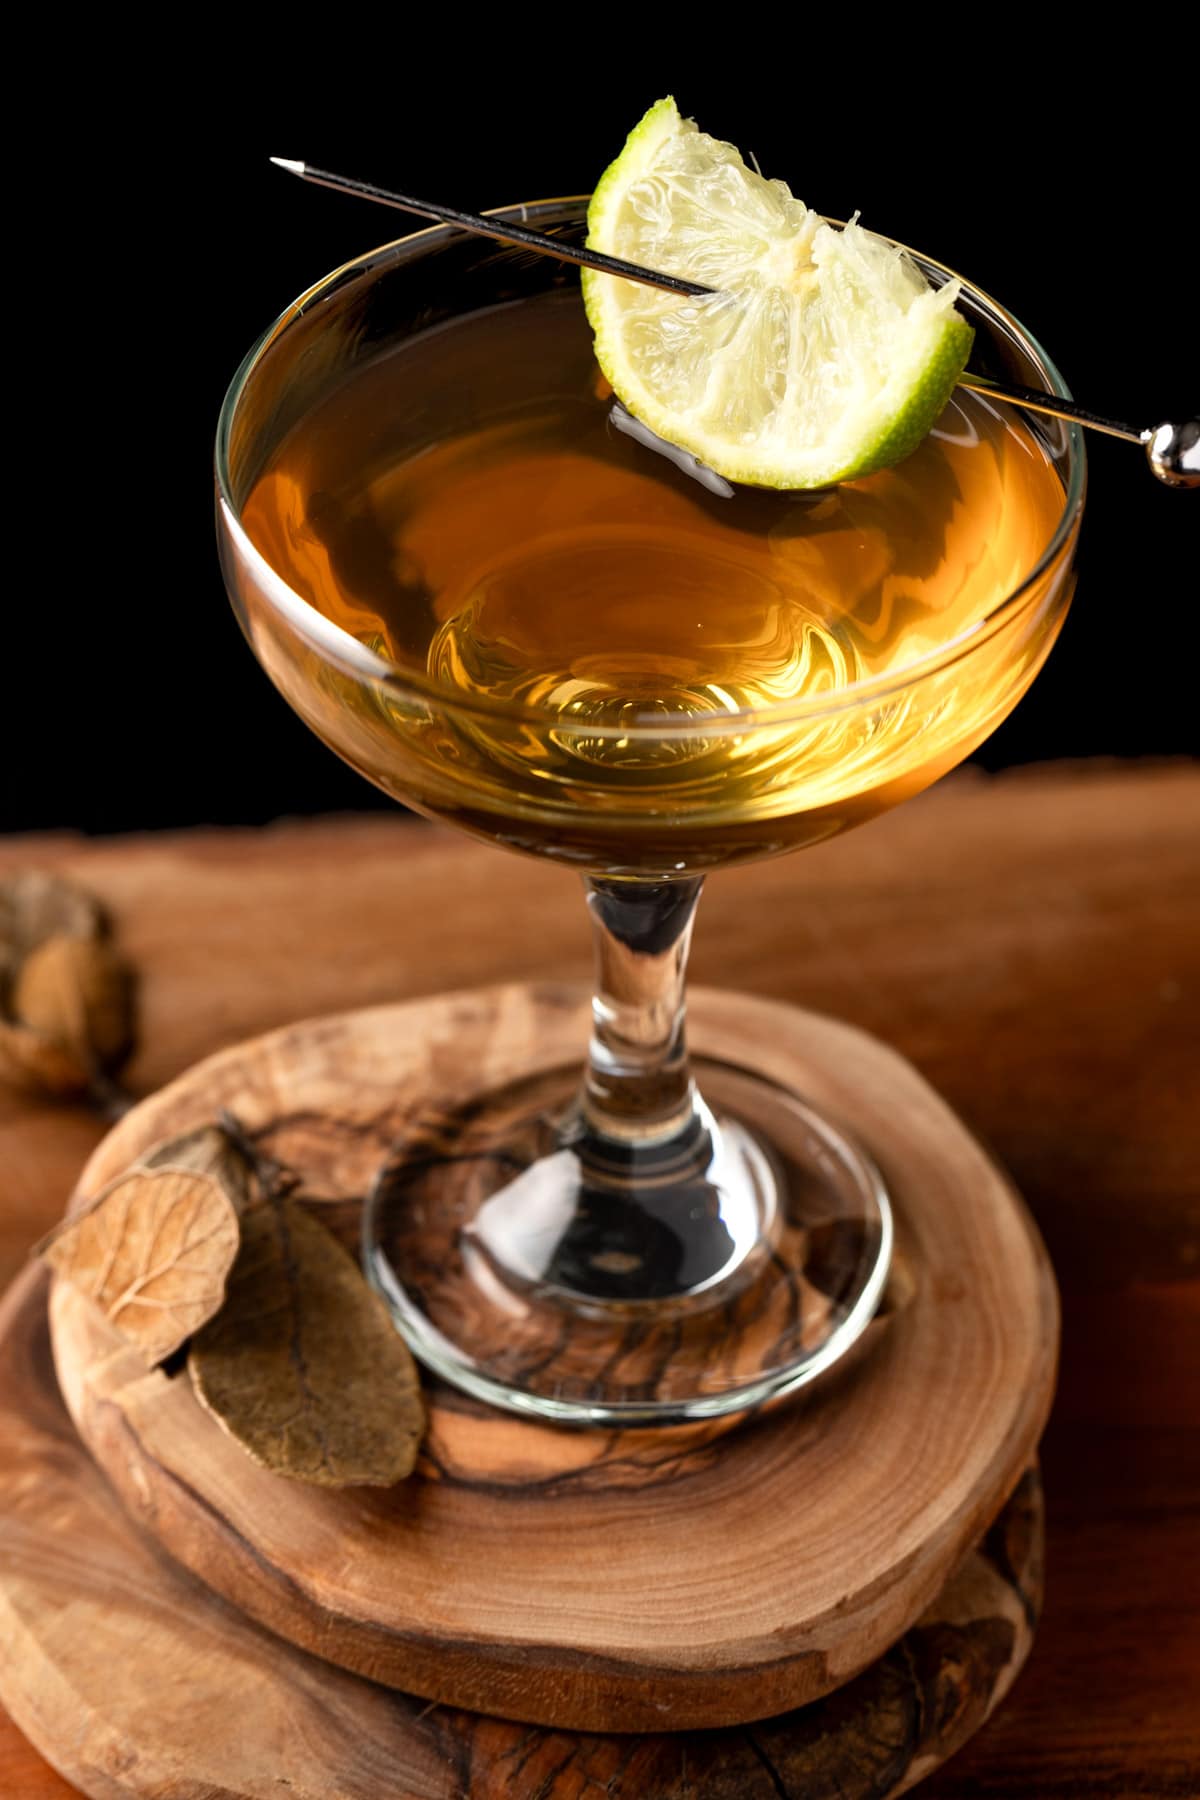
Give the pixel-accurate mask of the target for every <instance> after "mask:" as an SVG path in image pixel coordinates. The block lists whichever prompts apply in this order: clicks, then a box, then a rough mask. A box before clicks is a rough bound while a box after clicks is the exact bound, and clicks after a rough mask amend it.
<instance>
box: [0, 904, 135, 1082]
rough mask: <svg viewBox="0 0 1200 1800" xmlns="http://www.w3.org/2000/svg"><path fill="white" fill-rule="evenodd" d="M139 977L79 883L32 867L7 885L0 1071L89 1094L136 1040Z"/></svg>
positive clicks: (0, 929) (2, 920) (1, 945)
mask: <svg viewBox="0 0 1200 1800" xmlns="http://www.w3.org/2000/svg"><path fill="white" fill-rule="evenodd" d="M133 1026H134V1009H133V979H132V975H131V972H130V970H129V969H128V967H127V966H126V965H125V963H124V962H123V961H122V960H121V958H120V957H119V956H118V954H117V952H116V951H115V949H114V948H113V946H112V944H111V942H110V941H109V938H108V920H107V917H106V915H105V912H104V909H103V907H102V906H101V905H100V903H99V901H97V900H96V899H94V898H93V896H92V895H90V894H88V893H86V892H85V891H84V890H83V889H82V888H79V887H76V886H75V884H74V883H73V882H69V881H64V880H63V879H62V878H61V877H59V876H56V875H48V874H45V873H43V872H41V871H39V870H24V871H22V872H20V873H19V874H17V875H13V876H10V877H8V878H7V879H6V880H5V881H4V882H2V883H0V1078H2V1079H5V1080H8V1081H9V1082H11V1083H14V1084H15V1085H18V1086H22V1087H27V1088H33V1089H39V1090H42V1091H45V1092H49V1093H53V1094H71V1093H77V1092H80V1091H82V1090H84V1089H86V1088H88V1087H89V1086H90V1085H93V1084H94V1083H95V1082H96V1081H97V1078H98V1077H99V1076H102V1075H105V1074H107V1073H108V1072H110V1071H111V1070H113V1069H116V1068H118V1067H119V1066H120V1064H121V1063H122V1062H123V1061H124V1060H125V1058H126V1056H127V1055H128V1054H129V1052H130V1050H131V1049H132V1047H133V1037H134V1029H133Z"/></svg>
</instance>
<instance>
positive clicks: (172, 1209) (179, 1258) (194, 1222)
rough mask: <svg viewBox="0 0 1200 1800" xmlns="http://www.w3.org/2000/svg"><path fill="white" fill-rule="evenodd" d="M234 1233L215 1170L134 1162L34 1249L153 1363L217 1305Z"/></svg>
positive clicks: (233, 1212) (233, 1215) (233, 1204)
mask: <svg viewBox="0 0 1200 1800" xmlns="http://www.w3.org/2000/svg"><path fill="white" fill-rule="evenodd" d="M193 1135H197V1134H189V1140H187V1141H190V1138H191V1136H193ZM182 1141H185V1140H175V1144H176V1148H177V1147H178V1145H179V1143H180V1142H182ZM239 1235H240V1233H239V1225H238V1205H237V1200H236V1198H235V1196H234V1195H233V1194H231V1193H230V1192H229V1190H228V1189H227V1187H226V1186H225V1185H224V1182H223V1181H222V1180H221V1179H219V1178H218V1177H217V1176H216V1175H214V1174H205V1173H201V1172H198V1171H197V1170H195V1169H189V1168H179V1167H166V1168H162V1167H159V1168H146V1167H137V1168H134V1169H131V1170H130V1172H129V1173H128V1174H127V1175H122V1176H120V1177H119V1178H118V1179H117V1180H116V1181H114V1182H112V1183H111V1184H110V1185H109V1186H108V1187H107V1188H105V1189H104V1190H103V1192H102V1193H100V1194H98V1195H97V1196H96V1198H95V1200H93V1201H92V1203H91V1204H90V1205H89V1206H88V1207H87V1209H86V1210H85V1211H84V1212H82V1213H79V1214H78V1215H77V1216H76V1217H75V1218H72V1219H68V1220H66V1221H65V1222H64V1223H63V1224H62V1225H60V1226H59V1227H58V1229H57V1231H55V1232H54V1233H52V1235H51V1236H50V1237H49V1238H47V1239H46V1240H45V1242H44V1243H43V1244H41V1245H40V1246H39V1252H38V1253H39V1255H40V1256H41V1257H42V1259H43V1260H44V1261H45V1262H47V1263H49V1264H50V1266H51V1268H52V1269H54V1270H55V1272H56V1273H57V1274H59V1275H61V1276H63V1277H64V1278H65V1279H66V1280H67V1281H69V1282H70V1283H71V1285H72V1286H73V1287H76V1288H78V1289H79V1290H80V1292H81V1293H83V1294H86V1295H87V1296H88V1298H89V1299H90V1300H92V1301H93V1302H94V1304H95V1305H96V1306H98V1307H99V1308H100V1310H101V1312H102V1313H104V1315H105V1317H106V1318H108V1319H110V1320H111V1321H112V1323H113V1324H114V1325H115V1326H116V1328H117V1330H118V1331H120V1333H121V1334H122V1336H123V1337H126V1338H128V1339H129V1340H130V1342H131V1343H134V1344H136V1345H137V1346H138V1348H139V1349H140V1350H141V1351H142V1353H143V1354H144V1355H145V1356H146V1358H147V1360H148V1361H149V1362H151V1363H159V1362H162V1360H163V1358H164V1357H167V1356H170V1354H171V1352H172V1351H173V1350H177V1349H178V1348H179V1346H180V1345H181V1344H182V1343H184V1342H186V1340H187V1339H188V1338H189V1337H191V1335H192V1333H193V1332H194V1331H197V1330H198V1329H199V1328H200V1326H201V1325H203V1324H205V1322H206V1321H207V1320H209V1319H211V1318H212V1316H213V1314H214V1313H215V1312H217V1310H218V1309H219V1307H220V1306H221V1303H222V1301H223V1300H224V1297H225V1282H226V1277H227V1276H228V1274H229V1271H230V1269H231V1268H232V1267H233V1262H234V1258H235V1257H236V1255H237V1249H238V1240H239Z"/></svg>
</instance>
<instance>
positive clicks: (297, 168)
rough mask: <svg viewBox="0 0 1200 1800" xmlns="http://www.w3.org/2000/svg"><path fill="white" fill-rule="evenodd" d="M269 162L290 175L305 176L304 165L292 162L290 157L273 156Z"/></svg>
mask: <svg viewBox="0 0 1200 1800" xmlns="http://www.w3.org/2000/svg"><path fill="white" fill-rule="evenodd" d="M269 160H270V161H271V162H273V163H274V164H275V167H276V168H277V169H286V170H287V172H288V174H289V175H303V173H304V164H303V163H302V162H292V161H291V159H290V158H289V157H286V156H272V157H271V158H270V159H269Z"/></svg>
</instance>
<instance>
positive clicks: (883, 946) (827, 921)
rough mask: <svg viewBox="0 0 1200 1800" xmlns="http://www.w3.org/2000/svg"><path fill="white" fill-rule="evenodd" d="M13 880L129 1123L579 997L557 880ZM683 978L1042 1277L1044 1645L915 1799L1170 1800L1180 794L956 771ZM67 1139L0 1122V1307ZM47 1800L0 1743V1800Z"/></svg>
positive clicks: (1193, 1417)
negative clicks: (309, 1056)
mask: <svg viewBox="0 0 1200 1800" xmlns="http://www.w3.org/2000/svg"><path fill="white" fill-rule="evenodd" d="M28 864H37V865H39V866H42V867H57V868H61V869H63V870H65V871H69V872H70V873H71V874H73V875H74V876H75V877H76V878H78V879H80V880H82V881H84V882H86V883H88V884H89V885H91V886H92V887H93V888H94V889H95V890H96V891H97V892H98V893H99V894H100V895H102V896H103V898H104V899H105V900H106V901H107V902H108V903H109V905H110V906H111V908H112V910H113V912H114V914H115V916H116V918H117V921H118V924H119V929H120V933H121V939H122V942H123V944H124V946H125V948H126V950H127V952H128V953H129V955H130V956H131V957H132V959H133V960H134V962H135V963H136V965H137V966H138V968H139V969H140V970H141V971H142V976H143V986H142V1048H141V1050H140V1051H139V1054H138V1055H137V1057H136V1059H135V1061H134V1062H133V1064H132V1065H131V1067H130V1070H129V1077H130V1082H131V1085H132V1086H133V1087H134V1089H135V1090H136V1091H137V1092H139V1093H143V1092H148V1091H149V1090H151V1089H152V1088H154V1087H156V1086H158V1085H159V1084H161V1083H162V1082H163V1081H165V1080H167V1079H168V1078H169V1077H170V1076H172V1075H174V1074H175V1073H177V1072H178V1071H179V1070H180V1069H182V1068H184V1067H186V1066H187V1065H188V1064H189V1063H191V1062H192V1061H194V1060H195V1059H196V1058H197V1057H199V1056H202V1055H204V1054H205V1053H206V1052H208V1051H210V1050H213V1049H216V1048H217V1047H218V1046H220V1045H223V1044H227V1043H230V1042H233V1041H234V1040H236V1039H238V1038H240V1037H243V1036H246V1035H248V1034H250V1033H252V1032H257V1031H262V1030H264V1029H265V1028H267V1027H269V1026H271V1025H275V1024H279V1023H282V1022H283V1021H285V1020H287V1019H291V1018H296V1017H299V1016H301V1015H303V1014H306V1013H316V1012H323V1011H328V1010H332V1009H335V1008H340V1007H348V1006H358V1005H363V1004H366V1003H370V1002H373V1001H378V1000H384V999H395V998H400V997H402V996H407V995H418V994H426V993H432V992H435V991H437V990H439V989H442V988H448V987H454V986H467V985H471V984H474V983H482V982H488V981H493V980H497V979H512V980H519V979H523V978H526V977H534V976H538V975H545V976H552V977H563V978H572V977H574V978H579V977H580V976H582V975H584V974H585V972H586V970H587V966H588V944H587V936H586V928H585V922H584V916H583V907H582V905H581V903H580V899H579V896H578V892H577V888H576V884H575V883H574V881H573V880H572V879H571V878H570V877H568V876H565V875H563V874H562V873H560V872H558V871H554V870H551V869H548V868H545V867H542V866H539V865H537V864H534V863H532V862H526V861H524V860H523V859H519V858H516V857H511V856H505V855H503V854H501V853H499V852H497V851H493V850H490V849H486V848H482V847H478V846H476V845H473V844H470V843H468V842H467V841H465V840H463V839H460V838H458V837H456V836H451V835H450V834H448V833H443V832H441V831H436V830H433V829H432V828H429V827H426V826H423V825H420V824H416V823H414V822H412V821H410V820H405V819H402V818H396V819H390V818H372V819H351V820H334V821H321V822H316V823H312V824H284V825H279V826H275V827H272V828H270V829H269V830H264V831H243V832H234V831H220V832H217V831H204V832H193V833H181V834H177V835H172V836H161V837H155V838H140V839H138V838H125V839H120V840H110V841H102V842H92V843H84V842H82V841H80V840H77V839H71V838H68V837H65V836H64V837H55V838H41V839H36V840H35V839H29V840H19V839H10V840H8V842H7V843H3V844H0V867H15V866H19V865H28ZM694 973H695V975H696V978H697V979H698V980H701V981H704V982H707V983H710V984H717V985H722V986H726V987H732V988H736V989H742V990H745V991H747V992H754V993H762V994H767V995H770V996H772V997H774V998H783V999H789V1000H795V1001H798V1002H802V1003H804V1004H806V1005H810V1006H814V1007H817V1008H819V1009H821V1010H824V1011H828V1012H832V1013H836V1014H838V1015H839V1016H840V1017H842V1018H845V1019H848V1020H850V1021H852V1022H853V1023H855V1024H857V1025H861V1026H864V1027H865V1028H866V1029H868V1030H870V1031H873V1032H876V1033H877V1034H878V1035H879V1036H880V1037H882V1038H884V1039H886V1040H887V1041H888V1042H889V1043H891V1044H893V1045H894V1046H895V1047H896V1048H898V1049H899V1050H901V1051H903V1052H904V1053H905V1054H906V1055H907V1056H909V1057H910V1058H911V1059H912V1060H913V1061H914V1062H915V1063H916V1064H917V1065H918V1067H919V1068H920V1069H921V1070H922V1071H923V1072H924V1073H925V1074H926V1075H927V1076H928V1077H929V1079H930V1080H931V1081H932V1082H933V1083H934V1084H935V1085H936V1086H937V1087H938V1088H940V1089H941V1091H942V1092H943V1093H944V1094H945V1095H946V1097H947V1098H948V1099H949V1100H950V1101H951V1103H952V1104H953V1105H954V1106H956V1107H957V1108H958V1109H959V1111H960V1112H961V1114H962V1115H963V1117H964V1118H965V1119H966V1120H967V1122H968V1123H969V1124H970V1125H971V1126H972V1127H973V1129H974V1130H975V1131H976V1132H977V1133H978V1134H979V1135H980V1136H981V1137H982V1138H984V1140H985V1141H987V1142H988V1143H989V1144H990V1145H991V1146H992V1148H993V1149H994V1151H995V1152H996V1153H997V1154H998V1156H999V1157H1000V1158H1001V1160H1002V1161H1003V1162H1004V1163H1005V1164H1006V1165H1007V1166H1008V1168H1009V1169H1010V1170H1011V1172H1012V1173H1013V1175H1014V1176H1015V1178H1016V1181H1017V1183H1018V1185H1019V1187H1020V1188H1021V1190H1022V1191H1023V1193H1024V1194H1025V1196H1026V1199H1027V1200H1028V1201H1029V1203H1030V1205H1031V1207H1032V1208H1033V1211H1034V1213H1035V1214H1036V1216H1037V1218H1038V1221H1039V1223H1040V1225H1041V1228H1042V1230H1043V1232H1044V1234H1045V1237H1046V1240H1047V1243H1048V1245H1049V1248H1050V1252H1051V1255H1052V1256H1053V1258H1054V1261H1055V1265H1056V1268H1057V1271H1058V1276H1059V1281H1060V1284H1061V1287H1062V1292H1063V1309H1064V1325H1063V1366H1062V1375H1061V1381H1060V1387H1059V1395H1058V1400H1057V1402H1056V1406H1055V1410H1054V1414H1053V1417H1052V1419H1051V1423H1050V1427H1049V1430H1048V1433H1047V1436H1046V1439H1045V1445H1044V1459H1043V1467H1044V1472H1045V1483H1046V1496H1047V1503H1048V1529H1047V1538H1048V1544H1047V1553H1048V1578H1047V1604H1046V1613H1045V1617H1044V1620H1043V1622H1042V1627H1041V1631H1040V1634H1039V1637H1038V1641H1037V1644H1036V1646H1035V1649H1034V1653H1033V1656H1032V1659H1031V1661H1030V1663H1029V1666H1028V1669H1027V1671H1026V1672H1025V1674H1024V1675H1023V1676H1022V1678H1021V1680H1020V1682H1019V1684H1018V1686H1017V1688H1016V1690H1015V1691H1014V1693H1013V1695H1012V1696H1011V1698H1010V1699H1009V1701H1008V1702H1007V1703H1006V1704H1005V1705H1004V1706H1003V1707H1002V1708H1001V1710H1000V1712H999V1713H998V1715H997V1716H996V1718H995V1719H993V1720H992V1721H991V1723H990V1724H989V1725H988V1726H986V1727H985V1729H984V1730H983V1731H982V1732H981V1733H980V1734H979V1736H978V1737H977V1738H976V1739H975V1740H974V1741H973V1742H972V1743H971V1744H970V1745H969V1746H968V1748H967V1749H966V1750H965V1751H964V1752H963V1753H962V1754H961V1755H960V1756H959V1757H958V1758H956V1759H955V1760H954V1761H953V1762H952V1763H951V1764H949V1765H948V1766H947V1767H946V1768H945V1769H944V1770H942V1771H940V1772H939V1773H938V1774H937V1775H936V1776H935V1777H934V1778H933V1779H932V1780H931V1781H930V1782H929V1783H928V1784H927V1785H926V1786H925V1787H924V1788H922V1790H921V1792H922V1793H923V1794H928V1795H929V1797H930V1800H968V1796H987V1797H989V1800H1000V1797H1003V1796H1016V1795H1020V1796H1032V1797H1036V1800H1055V1797H1057V1796H1088V1797H1089V1800H1091V1797H1103V1800H1121V1797H1123V1796H1134V1795H1138V1796H1151V1795H1152V1796H1156V1797H1163V1800H1166V1797H1168V1796H1195V1795H1196V1794H1197V1793H1198V1792H1200V1579H1198V1578H1197V1569H1198V1565H1200V1200H1198V1194H1200V998H1198V996H1200V769H1198V768H1196V767H1194V766H1189V765H1178V764H1177V765H1171V766H1166V767H1163V766H1159V767H1157V768H1150V767H1145V766H1141V765H1125V766H1121V765H1112V766H1110V765H1101V764H1094V765H1087V766H1085V767H1082V768H1078V767H1077V768H1070V769H1067V768H1063V767H1057V768H1051V769H1043V770H1035V771H1019V772H1015V773H1011V774H1008V775H1005V776H1002V777H998V778H992V779H988V778H985V777H983V776H981V775H979V774H977V773H974V772H971V771H968V772H965V773H963V774H961V775H959V776H956V777H954V778H952V779H951V780H950V781H949V782H947V783H944V784H943V785H942V787H941V788H939V789H937V790H935V791H934V792H933V793H931V794H929V795H927V796H925V797H924V798H923V799H921V800H918V801H916V802H914V803H913V804H911V805H910V806H908V807H906V808H902V809H901V810H900V811H899V812H897V813H894V814H892V815H890V816H889V817H887V818H884V819H881V820H879V821H877V822H876V823H874V824H872V825H871V826H870V828H869V829H868V830H866V831H863V832H861V833H854V834H851V835H850V836H849V837H847V838H845V839H841V840H838V841H836V842H834V843H831V844H828V845H825V846H822V847H821V848H820V849H818V850H813V851H809V852H808V853H806V854H805V855H804V856H803V857H799V858H791V859H788V860H785V861H783V862H777V863H767V864H763V865H761V866H759V867H758V868H754V869H746V870H741V871H737V872H735V873H731V874H728V875H725V876H722V877H720V878H719V879H717V880H716V881H714V882H713V883H712V885H711V888H710V891H709V893H708V894H707V895H706V897H705V900H704V904H703V906H702V909H701V914H700V922H699V929H698V933H697V946H696V952H695V959H694ZM101 1130H102V1127H101V1126H100V1125H99V1124H98V1123H97V1122H96V1121H95V1119H94V1118H92V1117H91V1116H90V1115H89V1114H88V1113H87V1111H86V1110H84V1109H82V1108H74V1107H70V1106H62V1105H58V1106H55V1105H50V1104H40V1103H35V1102H30V1101H28V1100H18V1099H17V1098H16V1097H14V1096H13V1095H11V1094H0V1278H4V1279H6V1278H7V1276H8V1275H9V1274H11V1273H12V1271H13V1270H14V1269H15V1268H16V1267H17V1266H18V1264H19V1262H20V1261H21V1259H22V1257H23V1255H24V1253H25V1250H26V1248H27V1246H28V1244H29V1243H30V1241H31V1240H32V1239H34V1238H35V1237H37V1236H38V1235H39V1234H40V1233H41V1232H42V1231H43V1230H44V1229H45V1228H46V1226H47V1225H49V1223H50V1222H51V1221H52V1219H53V1218H54V1217H55V1216H56V1215H57V1213H58V1212H59V1211H60V1209H61V1207H62V1204H63V1201H64V1199H65V1197H66V1195H67V1193H68V1191H69V1189H70V1187H71V1185H72V1182H73V1179H74V1177H75V1175H76V1173H77V1172H78V1169H79V1167H80V1165H81V1164H82V1162H83V1160H84V1157H85V1156H86V1154H87V1153H88V1151H89V1150H90V1149H91V1147H92V1145H93V1144H94V1143H95V1142H96V1141H97V1139H98V1137H99V1136H100V1133H101ZM1189 1570H1190V1574H1189ZM72 1791H73V1790H72V1789H70V1788H68V1786H67V1785H66V1784H65V1783H64V1782H63V1781H61V1780H60V1778H59V1777H58V1776H57V1775H55V1774H54V1773H53V1772H52V1771H51V1770H50V1769H49V1768H48V1767H47V1766H46V1764H45V1763H43V1762H42V1761H41V1759H40V1758H39V1757H38V1756H37V1755H36V1754H35V1753H34V1752H33V1751H32V1750H31V1749H30V1748H29V1746H28V1745H27V1744H25V1742H24V1740H23V1739H22V1738H21V1737H20V1736H19V1734H18V1733H17V1732H16V1731H15V1729H14V1728H13V1727H12V1726H11V1725H10V1724H8V1722H7V1721H5V1720H3V1719H0V1795H3V1796H5V1800H51V1797H52V1796H61V1795H65V1794H68V1793H71V1792H72ZM629 1800H634V1797H629ZM639 1800H640V1797H639ZM796 1800H799V1797H798V1796H797V1797H796Z"/></svg>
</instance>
